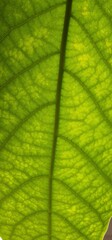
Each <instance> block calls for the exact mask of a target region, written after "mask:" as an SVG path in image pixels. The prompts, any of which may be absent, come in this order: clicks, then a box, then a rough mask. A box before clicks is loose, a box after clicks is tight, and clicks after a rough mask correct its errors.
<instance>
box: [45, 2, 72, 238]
mask: <svg viewBox="0 0 112 240" xmlns="http://www.w3.org/2000/svg"><path fill="white" fill-rule="evenodd" d="M71 8H72V0H67V1H66V10H65V17H64V24H63V31H62V38H61V46H60V59H59V71H58V79H57V91H56V107H55V118H54V132H53V145H52V153H51V165H50V174H49V212H48V237H49V240H51V239H52V194H53V173H54V162H55V155H56V145H57V137H58V129H59V115H60V102H61V89H62V80H63V73H64V65H65V55H66V44H67V36H68V29H69V22H70V16H71Z"/></svg>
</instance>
